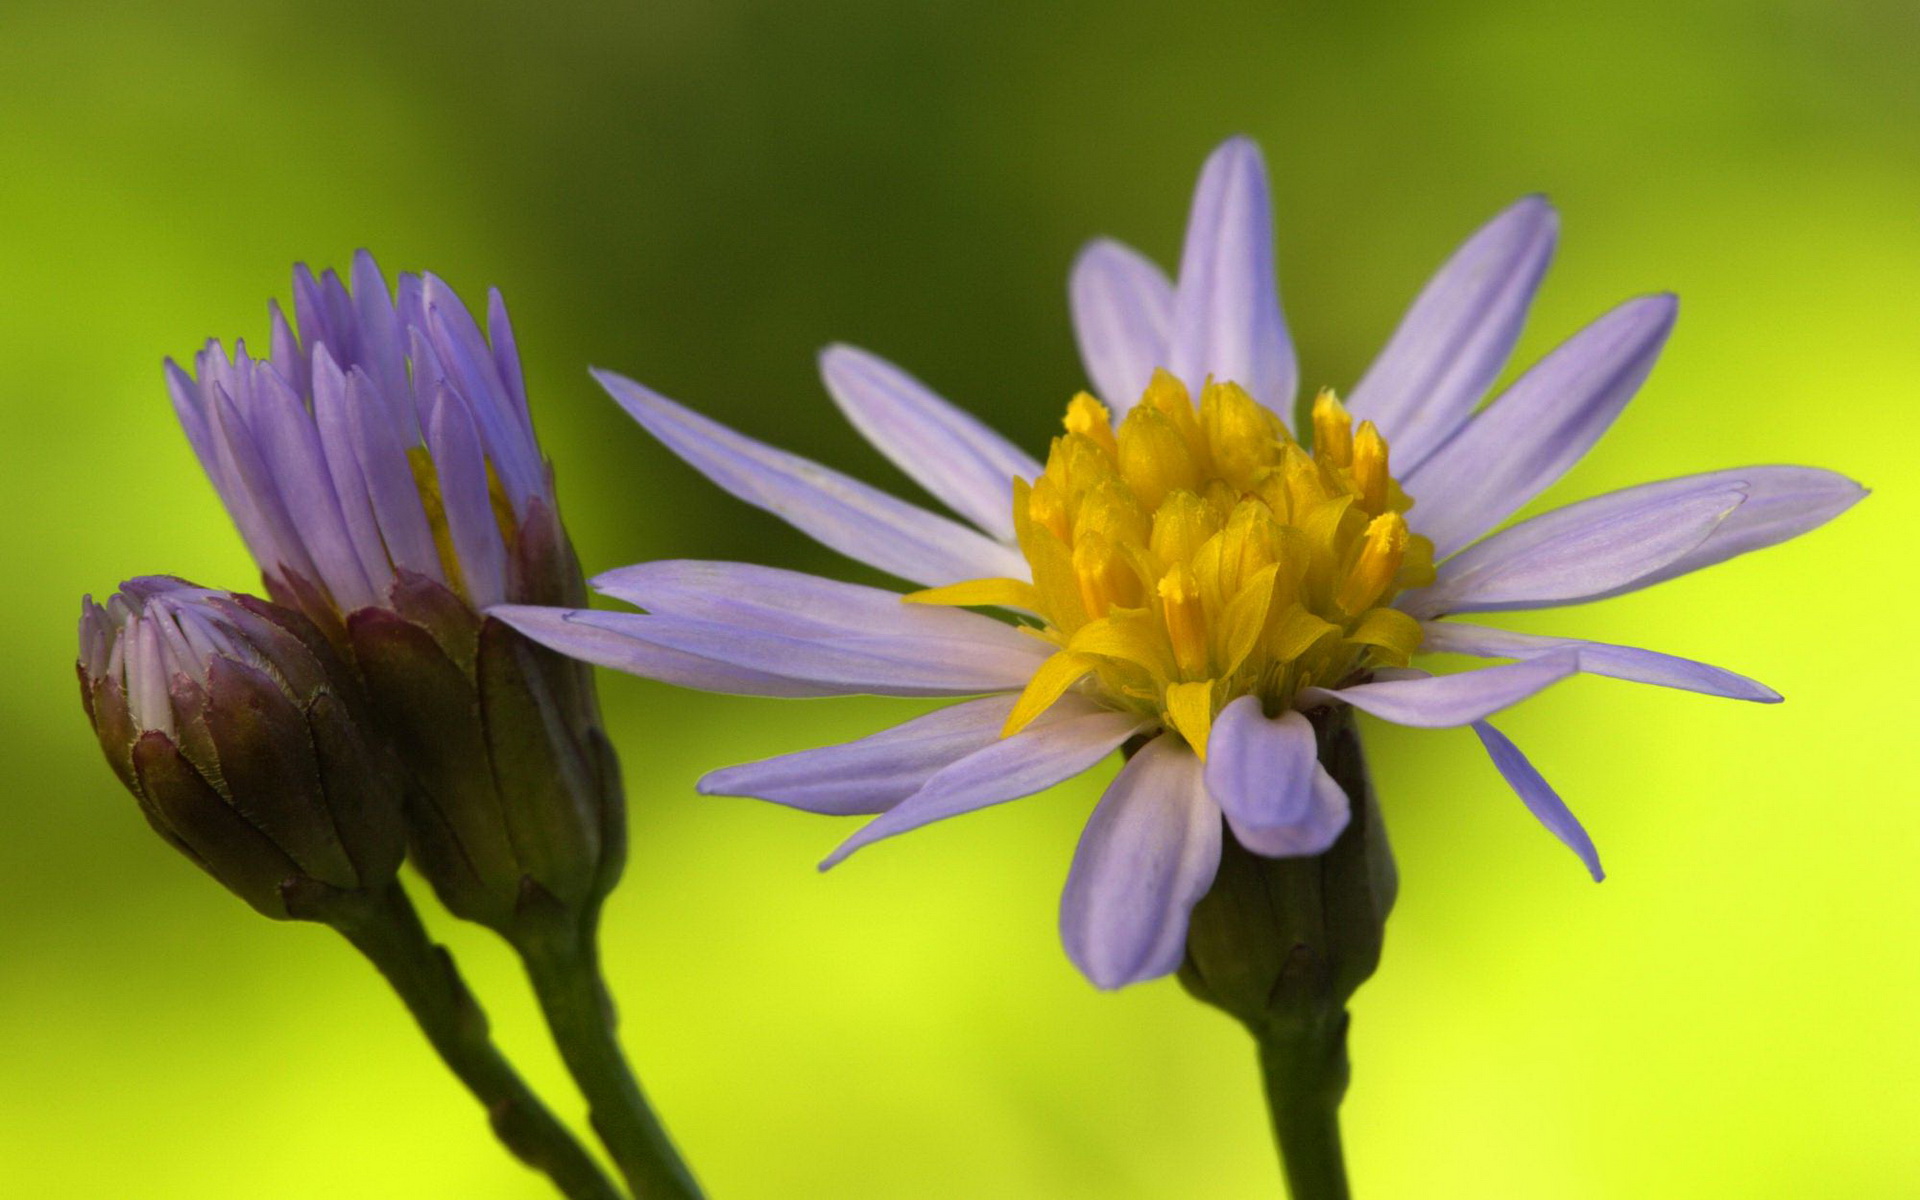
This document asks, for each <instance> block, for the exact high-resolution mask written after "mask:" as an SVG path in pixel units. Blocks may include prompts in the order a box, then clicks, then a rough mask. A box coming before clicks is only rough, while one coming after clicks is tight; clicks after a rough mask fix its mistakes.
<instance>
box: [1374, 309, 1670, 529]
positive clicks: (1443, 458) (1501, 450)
mask: <svg viewBox="0 0 1920 1200" xmlns="http://www.w3.org/2000/svg"><path fill="white" fill-rule="evenodd" d="M1676 309H1677V303H1676V301H1675V300H1674V298H1673V297H1672V296H1668V295H1660V296H1643V297H1640V298H1639V299H1636V300H1629V301H1627V302H1626V303H1625V304H1622V305H1620V306H1619V307H1618V308H1616V309H1614V310H1613V311H1612V312H1610V313H1608V314H1607V315H1605V316H1603V317H1601V318H1600V319H1599V320H1597V321H1595V322H1594V323H1593V324H1591V325H1589V326H1587V327H1586V328H1585V329H1583V330H1581V331H1580V332H1579V333H1577V334H1575V335H1574V336H1573V337H1572V338H1570V339H1569V340H1567V341H1566V342H1565V343H1563V344H1562V345H1561V346H1560V347H1559V348H1558V349H1556V350H1555V351H1553V352H1552V353H1551V354H1549V355H1547V356H1546V357H1545V358H1543V359H1541V360H1540V362H1539V363H1538V364H1536V365H1535V366H1534V367H1533V368H1532V369H1531V370H1529V371H1528V372H1527V373H1526V374H1525V375H1522V376H1521V377H1520V378H1519V380H1517V381H1516V382H1515V383H1514V385H1513V386H1512V387H1510V388H1508V389H1507V390H1506V391H1505V392H1504V393H1503V394H1502V395H1501V396H1500V398H1499V399H1497V400H1495V401H1494V402H1493V403H1492V404H1491V405H1489V406H1488V407H1487V409H1486V411H1484V412H1482V413H1480V414H1479V415H1478V416H1476V417H1474V418H1473V420H1471V421H1469V422H1467V424H1466V427H1465V428H1463V429H1461V430H1460V432H1459V433H1457V434H1455V435H1454V436H1453V437H1452V438H1451V439H1450V440H1449V441H1447V442H1446V444H1444V445H1442V446H1441V447H1440V448H1439V449H1437V450H1435V451H1434V452H1433V453H1432V454H1431V455H1429V456H1428V457H1427V459H1426V461H1425V462H1423V463H1421V464H1420V466H1419V467H1418V469H1416V470H1414V471H1412V472H1410V473H1409V474H1407V475H1406V476H1405V477H1404V479H1403V482H1404V483H1405V484H1406V489H1407V494H1408V495H1411V496H1415V497H1418V499H1419V503H1417V504H1416V505H1415V506H1414V508H1413V511H1412V512H1410V513H1408V514H1407V520H1408V521H1409V522H1410V523H1411V524H1412V525H1413V528H1414V531H1415V532H1416V533H1422V534H1425V535H1426V536H1427V537H1429V538H1431V539H1432V540H1433V549H1434V556H1435V557H1436V558H1445V557H1446V556H1447V555H1449V554H1452V553H1453V552H1454V551H1456V550H1458V549H1459V548H1460V547H1462V546H1464V545H1466V544H1467V543H1469V542H1471V541H1473V540H1474V539H1475V538H1477V537H1479V536H1480V535H1481V534H1483V533H1485V532H1487V531H1488V530H1489V529H1492V528H1493V527H1494V526H1495V525H1498V524H1499V523H1500V522H1501V521H1503V520H1505V519H1506V518H1507V517H1509V516H1511V515H1513V514H1514V513H1515V512H1517V511H1519V509H1520V508H1521V507H1522V506H1523V505H1525V504H1526V502H1527V501H1529V500H1531V499H1533V498H1534V497H1535V496H1537V495H1539V494H1540V493H1541V492H1542V491H1544V490H1545V489H1546V488H1547V487H1548V486H1549V485H1551V484H1552V483H1553V482H1554V481H1555V480H1557V479H1559V478H1560V476H1561V475H1563V474H1565V473H1566V470H1567V468H1568V467H1571V466H1572V465H1573V464H1574V463H1576V462H1578V461H1579V460H1580V457H1581V456H1582V455H1584V454H1585V453H1586V452H1587V450H1588V449H1589V448H1591V447H1592V446H1593V444H1594V443H1595V442H1596V441H1598V440H1599V439H1600V435H1601V434H1603V433H1605V432H1606V431H1607V427H1608V426H1610V425H1612V424H1613V419H1614V418H1615V417H1617V416H1619V415H1620V410H1621V409H1622V408H1624V407H1626V403H1627V401H1628V400H1629V399H1631V398H1632V396H1633V394H1634V392H1636V391H1637V390H1639V387H1640V384H1641V383H1642V382H1643V381H1644V380H1645V379H1646V377H1647V374H1648V372H1650V371H1652V370H1653V363H1654V359H1656V358H1657V357H1659V354H1660V348H1661V347H1662V346H1664V345H1665V344H1666V341H1667V334H1668V333H1669V332H1670V331H1671V330H1672V329H1673V319H1674V314H1675V312H1676Z"/></svg>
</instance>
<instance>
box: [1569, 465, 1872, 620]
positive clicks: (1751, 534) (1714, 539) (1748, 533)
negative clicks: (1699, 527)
mask: <svg viewBox="0 0 1920 1200" xmlns="http://www.w3.org/2000/svg"><path fill="white" fill-rule="evenodd" d="M1709 481H1716V482H1722V483H1725V484H1727V485H1729V486H1739V487H1741V488H1744V489H1745V491H1746V495H1747V498H1746V500H1745V501H1744V502H1742V503H1741V505H1740V507H1739V508H1736V509H1734V510H1733V511H1732V512H1731V513H1729V514H1728V515H1727V519H1726V520H1724V521H1722V522H1720V524H1718V525H1716V526H1714V529H1713V532H1712V533H1709V534H1708V535H1707V538H1706V540H1705V541H1703V542H1701V543H1700V544H1699V545H1697V546H1695V547H1694V548H1693V549H1691V550H1689V551H1687V552H1686V553H1685V554H1682V555H1681V556H1680V557H1679V558H1676V559H1674V560H1673V561H1672V562H1669V563H1667V564H1666V565H1665V566H1663V567H1660V568H1659V569H1658V570H1656V571H1654V572H1652V573H1651V574H1649V575H1646V576H1644V577H1642V578H1640V579H1636V580H1634V581H1633V582H1632V583H1630V584H1628V585H1626V586H1625V587H1621V588H1617V589H1615V590H1613V591H1611V592H1607V593H1606V595H1609V596H1617V595H1620V594H1621V593H1623V592H1633V591H1638V590H1640V589H1641V588H1644V587H1652V586H1653V585H1654V584H1656V583H1664V582H1665V581H1667V580H1669V579H1674V578H1676V577H1678V576H1681V575H1685V574H1687V573H1688V572H1690V571H1698V570H1699V569H1700V568H1702V567H1711V566H1713V565H1714V564H1715V563H1722V562H1725V561H1727V560H1728V559H1730V558H1735V557H1738V556H1739V555H1742V554H1746V553H1747V552H1749V551H1752V550H1764V549H1765V548H1767V547H1768V546H1773V545H1778V544H1779V543H1781V542H1784V541H1788V540H1789V539H1792V538H1797V537H1799V536H1800V535H1801V534H1803V533H1806V532H1808V531H1810V530H1813V529H1818V528H1819V527H1820V526H1822V525H1825V524H1826V523H1827V522H1828V521H1831V520H1833V519H1834V518H1835V517H1837V516H1839V515H1840V514H1841V513H1843V512H1845V511H1847V510H1848V509H1849V508H1852V507H1853V506H1854V505H1856V504H1858V503H1859V502H1860V501H1861V500H1862V499H1864V498H1865V497H1866V495H1867V489H1866V488H1864V487H1861V486H1860V485H1859V484H1857V483H1855V482H1854V481H1853V480H1851V479H1848V478H1847V477H1846V476H1845V475H1841V474H1837V473H1836V472H1833V471H1823V470H1821V469H1820V468H1818V467H1740V468H1737V469H1734V470H1729V471H1711V472H1708V473H1706V474H1703V475H1692V476H1688V477H1686V478H1684V479H1674V480H1668V481H1666V482H1665V483H1655V484H1646V485H1643V486H1645V487H1649V488H1661V487H1668V486H1675V485H1683V484H1691V483H1707V482H1709ZM1595 599H1599V597H1595Z"/></svg>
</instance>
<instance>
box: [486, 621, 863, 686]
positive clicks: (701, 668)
mask: <svg viewBox="0 0 1920 1200" xmlns="http://www.w3.org/2000/svg"><path fill="white" fill-rule="evenodd" d="M487 615H488V616H490V617H497V618H498V619H500V620H502V621H504V622H506V623H507V624H508V625H511V626H513V627H514V628H515V629H517V630H519V631H520V632H521V633H524V634H526V635H527V636H528V637H530V638H532V639H533V640H534V641H536V642H539V643H540V644H541V645H543V646H545V647H547V648H548V649H549V650H554V651H557V652H558V653H561V654H564V655H566V656H567V657H569V658H577V659H579V660H580V661H582V662H589V663H593V664H595V665H597V666H602V667H611V668H612V669H614V670H616V671H625V672H626V673H628V674H629V675H639V676H641V677H642V678H645V679H657V680H659V681H660V682H662V683H671V684H676V685H678V686H680V687H687V688H697V689H698V690H700V691H703V692H724V693H727V694H730V695H735V696H783V697H788V698H797V697H810V696H838V695H842V694H843V693H842V692H841V691H840V690H839V689H837V688H833V687H827V686H824V685H822V684H818V683H810V682H807V681H805V680H800V679H790V678H787V677H786V676H783V675H776V674H774V673H772V672H769V671H762V670H756V669H754V668H751V667H743V666H740V665H738V664H736V663H730V662H722V661H720V660H718V659H713V658H705V657H702V656H701V655H698V654H690V653H688V652H686V651H684V650H675V649H673V648H672V647H669V646H661V645H657V644H655V643H653V642H650V641H647V640H646V639H645V638H643V637H639V636H636V631H635V623H636V622H642V621H647V620H650V619H651V618H648V617H642V616H638V615H636V614H634V613H609V612H595V611H593V610H591V609H584V608H543V607H540V606H538V605H531V604H500V605H495V606H494V607H493V608H491V609H489V610H488V612H487Z"/></svg>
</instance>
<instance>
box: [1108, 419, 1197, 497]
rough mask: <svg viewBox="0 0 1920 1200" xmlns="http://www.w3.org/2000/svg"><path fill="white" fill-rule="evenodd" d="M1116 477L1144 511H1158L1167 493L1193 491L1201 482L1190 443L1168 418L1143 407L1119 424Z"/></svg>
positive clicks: (1195, 490)
mask: <svg viewBox="0 0 1920 1200" xmlns="http://www.w3.org/2000/svg"><path fill="white" fill-rule="evenodd" d="M1120 477H1121V478H1122V479H1124V480H1125V481H1126V484H1127V486H1128V487H1130V488H1132V489H1133V494H1134V495H1135V496H1137V497H1139V498H1140V507H1141V508H1142V509H1143V510H1145V511H1147V512H1152V511H1153V510H1154V509H1157V508H1159V507H1160V502H1161V501H1162V500H1164V499H1166V498H1167V493H1169V492H1174V491H1189V492H1197V491H1199V490H1200V483H1201V477H1200V464H1199V463H1198V462H1196V461H1195V459H1194V454H1193V447H1192V445H1191V443H1189V442H1188V441H1187V439H1186V437H1185V436H1184V435H1183V434H1182V433H1181V432H1180V430H1179V428H1178V427H1177V426H1176V425H1175V424H1174V422H1173V419H1172V418H1171V417H1169V416H1167V415H1166V413H1164V412H1162V411H1160V410H1159V409H1158V408H1154V407H1151V406H1149V405H1146V404H1141V405H1137V406H1135V408H1134V410H1133V411H1132V412H1130V413H1128V414H1127V419H1126V420H1124V421H1122V422H1121V423H1120Z"/></svg>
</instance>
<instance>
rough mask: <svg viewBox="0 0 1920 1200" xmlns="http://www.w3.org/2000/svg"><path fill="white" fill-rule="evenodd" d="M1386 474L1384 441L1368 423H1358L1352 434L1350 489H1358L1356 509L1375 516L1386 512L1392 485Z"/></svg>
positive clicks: (1385, 446) (1385, 443)
mask: <svg viewBox="0 0 1920 1200" xmlns="http://www.w3.org/2000/svg"><path fill="white" fill-rule="evenodd" d="M1392 482H1393V480H1392V478H1391V477H1390V476H1389V475H1388V474H1387V439H1385V438H1383V437H1381V436H1380V431H1379V430H1378V429H1375V428H1374V427H1373V422H1372V421H1362V422H1360V429H1359V431H1358V432H1356V433H1355V434H1354V435H1353V486H1355V487H1357V488H1359V489H1360V507H1362V508H1364V509H1366V510H1367V511H1368V512H1370V513H1373V514H1374V515H1375V516H1378V515H1379V514H1381V513H1383V512H1385V511H1387V491H1388V488H1389V486H1390V485H1391V484H1392Z"/></svg>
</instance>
